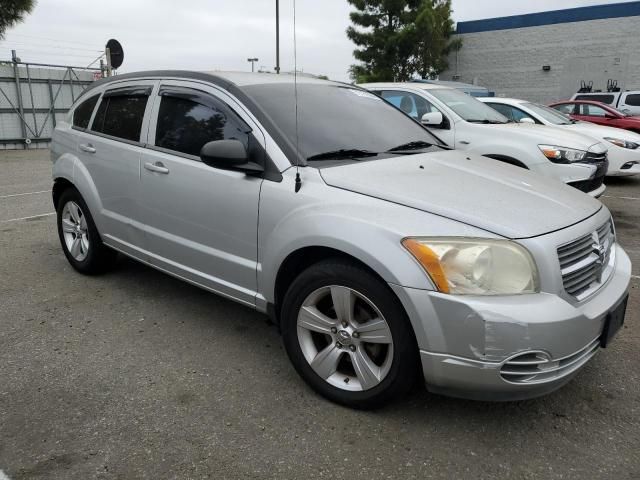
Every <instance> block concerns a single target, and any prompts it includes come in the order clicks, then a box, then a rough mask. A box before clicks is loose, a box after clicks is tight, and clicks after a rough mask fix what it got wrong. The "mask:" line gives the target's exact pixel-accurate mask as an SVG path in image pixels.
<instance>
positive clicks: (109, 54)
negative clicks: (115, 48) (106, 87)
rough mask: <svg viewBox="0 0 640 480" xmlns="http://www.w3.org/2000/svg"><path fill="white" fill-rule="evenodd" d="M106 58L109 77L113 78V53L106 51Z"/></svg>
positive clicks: (106, 49)
mask: <svg viewBox="0 0 640 480" xmlns="http://www.w3.org/2000/svg"><path fill="white" fill-rule="evenodd" d="M104 53H105V56H106V57H107V77H110V76H111V51H110V50H109V49H108V48H105V49H104Z"/></svg>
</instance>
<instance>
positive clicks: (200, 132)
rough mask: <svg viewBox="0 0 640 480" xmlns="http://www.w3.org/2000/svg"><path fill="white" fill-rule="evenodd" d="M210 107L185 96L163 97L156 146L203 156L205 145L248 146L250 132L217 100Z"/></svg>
mask: <svg viewBox="0 0 640 480" xmlns="http://www.w3.org/2000/svg"><path fill="white" fill-rule="evenodd" d="M206 103H208V105H204V104H203V103H199V102H198V101H196V97H192V99H189V98H184V97H183V96H172V95H171V94H168V95H163V96H162V100H161V101H160V110H159V112H158V123H157V127H156V146H158V147H162V148H167V149H169V150H174V151H176V152H181V153H186V154H189V155H194V156H196V157H197V156H199V155H200V150H201V149H202V146H203V145H204V144H205V143H207V142H212V141H214V140H230V139H234V140H240V141H241V142H242V143H244V144H245V147H247V146H248V133H247V132H248V129H247V128H246V127H245V126H243V125H240V123H239V122H237V121H236V119H235V118H234V117H233V116H232V115H231V114H230V113H229V112H227V111H226V109H224V108H223V107H222V106H221V105H220V106H216V103H217V102H215V101H213V98H209V97H207V102H206Z"/></svg>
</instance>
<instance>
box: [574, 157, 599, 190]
mask: <svg viewBox="0 0 640 480" xmlns="http://www.w3.org/2000/svg"><path fill="white" fill-rule="evenodd" d="M580 163H588V164H590V165H596V167H597V169H596V173H595V174H594V175H593V176H592V177H591V178H590V179H589V180H581V181H579V182H571V183H569V185H571V186H572V187H574V188H577V189H578V190H580V191H581V192H585V193H589V192H592V191H594V190H597V189H598V188H600V187H601V186H602V184H603V183H604V177H605V176H606V175H607V170H608V169H609V158H608V157H607V154H606V153H591V152H588V153H587V155H586V157H585V158H584V159H583V160H582V161H581V162H580Z"/></svg>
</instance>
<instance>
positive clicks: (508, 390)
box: [392, 245, 631, 401]
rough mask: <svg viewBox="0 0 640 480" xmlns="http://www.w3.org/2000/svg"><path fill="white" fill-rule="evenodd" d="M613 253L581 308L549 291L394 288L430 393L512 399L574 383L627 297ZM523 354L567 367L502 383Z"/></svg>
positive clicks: (624, 266)
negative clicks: (466, 293)
mask: <svg viewBox="0 0 640 480" xmlns="http://www.w3.org/2000/svg"><path fill="white" fill-rule="evenodd" d="M615 248H616V249H617V251H616V256H617V260H616V266H615V270H614V271H613V273H612V275H611V276H610V277H609V279H608V281H607V283H606V284H605V285H604V286H603V287H602V288H601V289H600V290H599V291H598V292H597V293H596V294H594V295H593V296H592V297H590V298H589V299H588V300H586V301H584V302H581V303H570V302H569V301H567V300H565V299H563V298H561V297H559V296H557V295H553V294H549V293H539V294H533V295H521V296H511V297H463V296H453V295H443V294H439V293H436V292H430V291H425V290H416V289H408V288H405V287H398V286H392V288H394V290H395V291H396V293H397V294H398V296H399V297H400V299H401V301H402V302H403V304H404V305H405V308H406V309H407V312H408V313H409V317H410V319H411V321H412V325H413V327H414V331H415V332H416V338H417V340H418V345H419V347H420V358H421V361H422V369H423V373H424V378H425V380H426V384H427V388H428V390H430V391H433V392H436V393H442V394H446V395H450V396H456V397H462V398H471V399H478V400H492V401H511V400H520V399H526V398H533V397H537V396H540V395H545V394H547V393H550V392H552V391H554V390H556V389H558V388H560V387H561V386H563V385H564V384H565V383H567V382H568V381H569V380H571V378H573V376H574V375H575V374H576V373H577V372H578V371H579V370H580V368H581V367H582V366H584V365H585V364H586V363H587V362H588V361H589V359H591V358H592V357H593V355H595V353H596V352H597V351H598V350H599V344H598V341H597V340H598V339H599V337H600V335H601V333H602V330H603V327H604V322H605V319H606V316H607V313H608V312H609V311H610V310H611V309H612V308H613V307H614V306H615V305H617V304H618V303H620V302H621V301H622V299H623V298H624V297H625V296H626V294H627V291H628V288H629V281H630V276H631V262H630V261H629V257H628V256H627V255H626V253H625V252H624V251H623V250H622V249H621V248H620V247H619V246H618V245H616V247H615ZM528 352H543V353H544V354H545V355H547V356H548V357H549V358H550V359H552V360H553V361H554V362H559V363H562V364H563V365H565V366H566V368H562V369H557V370H556V371H557V373H556V374H554V375H547V376H544V378H541V379H539V380H536V381H533V382H531V383H515V382H512V381H508V380H506V379H505V378H504V377H503V375H501V369H502V368H503V366H505V363H507V362H508V361H509V360H510V359H512V358H513V357H514V356H516V355H519V354H524V353H528Z"/></svg>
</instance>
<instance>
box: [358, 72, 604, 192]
mask: <svg viewBox="0 0 640 480" xmlns="http://www.w3.org/2000/svg"><path fill="white" fill-rule="evenodd" d="M361 86H362V87H364V88H367V89H368V90H370V91H372V92H374V93H376V94H378V95H380V96H382V98H384V99H386V100H387V101H388V102H390V103H392V104H393V105H395V106H396V107H398V108H400V109H401V110H402V111H403V112H405V113H406V114H407V115H409V116H410V117H412V118H413V119H414V120H416V121H418V122H421V123H422V124H423V125H425V126H426V127H428V128H429V129H431V130H432V132H433V133H435V134H436V135H437V136H438V137H439V138H441V139H442V140H443V141H444V142H446V144H447V145H449V146H451V147H455V148H456V149H459V150H465V151H468V152H473V153H477V154H479V155H483V156H485V157H489V158H492V159H494V160H498V161H500V162H504V163H509V164H511V165H515V166H518V167H522V168H526V169H528V170H532V171H534V172H537V173H539V174H542V175H545V176H547V177H552V178H556V179H558V180H561V181H563V182H565V183H567V184H569V185H571V186H572V187H575V188H577V189H579V190H581V191H583V192H586V193H588V194H589V195H591V196H594V197H599V196H600V195H602V193H604V191H605V188H606V187H605V186H604V183H603V181H604V177H605V175H606V173H607V168H608V160H607V148H606V146H605V145H603V144H602V143H600V142H597V141H594V140H593V139H592V138H590V137H585V136H584V135H580V134H578V133H574V132H569V131H559V130H558V129H557V128H551V127H538V128H536V127H535V126H533V125H524V124H518V123H513V122H510V121H509V119H507V118H505V117H504V116H503V115H501V114H500V113H498V112H496V111H495V110H493V109H492V108H491V107H488V106H487V105H485V104H484V103H482V102H480V101H478V100H477V99H475V98H472V97H470V96H469V95H465V94H464V93H462V92H461V91H459V90H457V89H452V88H448V87H444V86H441V85H431V84H425V83H369V84H365V85H361Z"/></svg>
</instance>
